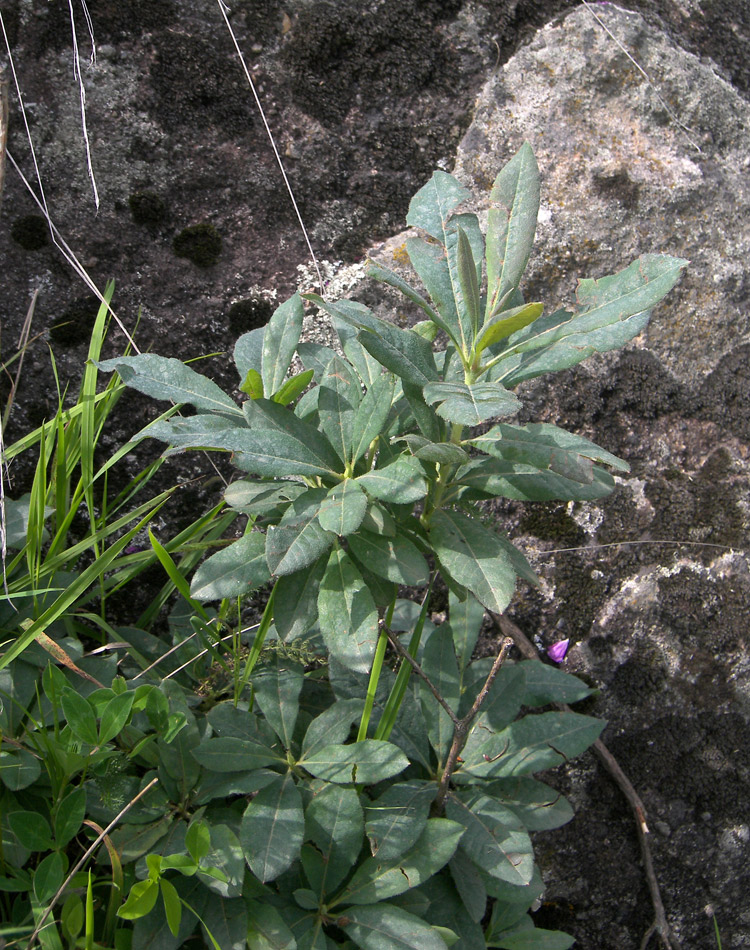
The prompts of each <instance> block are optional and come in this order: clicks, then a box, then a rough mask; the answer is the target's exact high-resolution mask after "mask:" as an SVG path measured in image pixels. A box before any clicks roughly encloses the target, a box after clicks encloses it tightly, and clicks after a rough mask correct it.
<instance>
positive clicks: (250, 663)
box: [234, 582, 278, 706]
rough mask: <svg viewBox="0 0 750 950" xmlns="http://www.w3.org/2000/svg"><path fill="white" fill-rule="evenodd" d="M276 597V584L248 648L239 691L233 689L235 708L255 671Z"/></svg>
mask: <svg viewBox="0 0 750 950" xmlns="http://www.w3.org/2000/svg"><path fill="white" fill-rule="evenodd" d="M277 583H278V582H277ZM275 596H276V584H274V585H273V588H272V590H271V593H270V595H269V597H268V602H267V603H266V609H265V610H264V611H263V616H262V617H261V620H260V626H259V627H258V632H257V633H256V634H255V640H254V641H253V645H252V647H251V648H250V653H249V654H248V657H247V661H246V662H245V669H244V670H243V671H242V680H241V682H240V684H239V690H237V689H235V696H234V704H235V706H236V705H237V703H238V702H239V699H240V695H241V694H242V691H243V690H244V688H245V687H246V686H247V681H248V680H249V679H250V674H251V673H252V672H253V670H254V669H255V664H256V663H257V662H258V658H259V657H260V653H261V650H262V649H263V644H264V643H265V639H266V634H267V633H268V630H269V628H270V626H271V621H272V620H273V602H274V598H275Z"/></svg>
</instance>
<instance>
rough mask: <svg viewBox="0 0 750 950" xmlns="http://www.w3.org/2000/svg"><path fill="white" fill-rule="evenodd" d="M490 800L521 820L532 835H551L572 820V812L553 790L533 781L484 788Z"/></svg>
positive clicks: (507, 780) (518, 780)
mask: <svg viewBox="0 0 750 950" xmlns="http://www.w3.org/2000/svg"><path fill="white" fill-rule="evenodd" d="M484 791H485V792H486V793H487V795H489V796H490V798H494V799H496V800H497V801H499V802H500V803H501V804H502V805H504V806H505V807H506V808H510V810H511V811H512V812H513V813H514V814H515V815H517V816H518V818H519V819H520V820H521V821H522V822H523V824H524V825H525V827H526V828H528V830H529V831H549V830H551V829H553V828H559V827H560V826H561V825H564V824H566V823H567V822H569V821H570V820H571V819H572V818H573V809H572V808H571V806H570V803H569V802H568V800H567V799H566V798H564V797H563V796H562V795H561V794H560V793H559V792H558V791H556V790H555V789H554V788H550V787H549V785H545V784H544V782H539V781H537V780H536V779H533V778H526V777H525V776H524V777H520V776H514V777H513V778H503V779H498V780H497V781H495V782H492V783H491V784H489V785H485V786H484Z"/></svg>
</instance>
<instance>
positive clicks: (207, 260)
mask: <svg viewBox="0 0 750 950" xmlns="http://www.w3.org/2000/svg"><path fill="white" fill-rule="evenodd" d="M172 247H173V248H174V252H175V254H176V255H177V256H178V257H186V258H187V259H188V260H189V261H191V262H192V263H193V264H195V266H196V267H212V266H213V265H214V264H215V263H216V262H217V261H218V259H219V254H221V235H220V234H219V232H218V231H217V230H216V228H215V227H214V226H213V225H212V224H209V223H208V222H207V221H202V222H201V223H200V224H193V225H191V226H190V227H188V228H185V229H184V230H182V231H180V233H179V234H178V235H177V236H176V237H175V239H174V241H173V242H172Z"/></svg>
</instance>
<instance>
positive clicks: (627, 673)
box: [607, 646, 669, 705]
mask: <svg viewBox="0 0 750 950" xmlns="http://www.w3.org/2000/svg"><path fill="white" fill-rule="evenodd" d="M668 675H669V673H668V670H667V666H666V663H665V662H664V659H663V658H662V657H661V655H660V653H659V651H658V649H656V648H655V647H651V646H646V647H644V648H643V649H640V650H638V651H636V652H635V653H634V654H633V656H631V657H629V658H628V659H627V660H626V661H625V662H624V663H622V664H621V665H620V666H618V667H617V669H616V670H615V674H614V676H613V677H612V679H611V681H610V682H609V684H608V686H607V688H608V690H610V691H611V693H612V696H613V697H614V699H616V700H617V701H619V702H622V703H629V704H633V705H635V704H637V703H639V702H641V703H643V702H645V701H646V700H647V699H648V697H649V696H650V695H652V694H654V693H658V692H659V690H661V689H662V688H663V687H664V685H665V683H666V681H667V678H668Z"/></svg>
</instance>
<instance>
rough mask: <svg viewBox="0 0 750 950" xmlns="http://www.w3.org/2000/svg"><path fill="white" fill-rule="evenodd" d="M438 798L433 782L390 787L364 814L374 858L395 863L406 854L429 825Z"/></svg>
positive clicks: (406, 783)
mask: <svg viewBox="0 0 750 950" xmlns="http://www.w3.org/2000/svg"><path fill="white" fill-rule="evenodd" d="M436 795H437V786H436V784H435V783H434V782H417V781H415V782H400V783H397V784H395V785H391V786H389V787H388V788H387V789H386V790H385V791H384V792H383V794H382V795H380V797H379V798H376V799H375V801H373V803H372V804H371V805H369V806H368V808H367V809H366V811H365V819H366V823H365V830H366V832H367V837H368V838H369V840H370V850H371V851H372V854H373V857H376V858H378V859H379V860H383V861H392V860H394V859H396V858H400V857H401V855H402V854H405V853H406V852H407V851H408V850H409V849H410V848H411V847H412V845H414V844H415V843H416V841H417V840H418V839H419V837H420V835H421V834H422V832H423V831H424V827H425V825H426V824H427V819H428V817H429V814H430V806H431V805H432V803H433V801H434V800H435V796H436Z"/></svg>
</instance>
